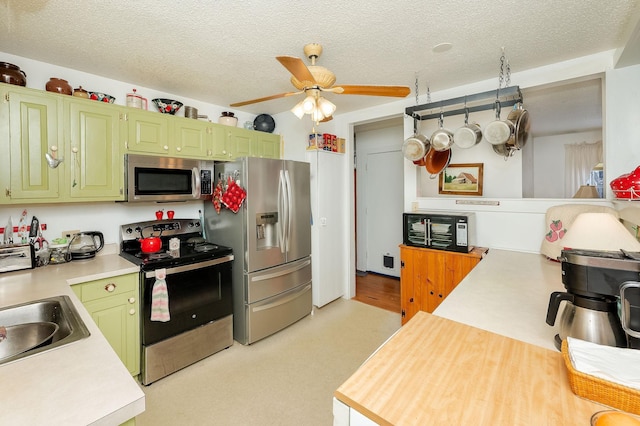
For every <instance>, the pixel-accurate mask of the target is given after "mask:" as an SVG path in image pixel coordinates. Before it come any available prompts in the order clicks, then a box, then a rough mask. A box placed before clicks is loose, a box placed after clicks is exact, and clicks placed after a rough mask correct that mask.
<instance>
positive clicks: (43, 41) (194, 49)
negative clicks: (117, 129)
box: [0, 0, 640, 114]
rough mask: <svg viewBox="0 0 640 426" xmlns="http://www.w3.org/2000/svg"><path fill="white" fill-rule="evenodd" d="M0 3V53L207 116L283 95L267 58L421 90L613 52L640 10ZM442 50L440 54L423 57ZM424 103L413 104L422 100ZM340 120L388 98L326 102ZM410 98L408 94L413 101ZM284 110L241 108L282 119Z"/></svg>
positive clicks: (592, 3)
mask: <svg viewBox="0 0 640 426" xmlns="http://www.w3.org/2000/svg"><path fill="white" fill-rule="evenodd" d="M302 3H303V2H299V1H295V0H276V1H264V0H246V1H232V0H226V1H225V0H202V1H198V0H183V1H175V0H173V1H167V0H136V1H132V2H125V1H100V0H84V1H82V2H76V1H71V0H0V51H2V52H6V53H10V54H14V55H18V56H23V57H27V58H31V59H35V60H39V61H43V62H48V63H52V64H56V65H61V66H64V67H68V68H74V69H77V70H81V71H85V72H89V73H92V74H97V75H101V76H105V77H108V78H112V79H117V80H121V81H126V82H130V83H131V84H134V85H139V86H146V87H150V88H154V89H156V90H159V91H166V92H167V93H176V94H181V95H183V96H185V97H190V98H194V99H199V100H202V101H204V102H208V103H213V104H217V105H222V106H224V105H228V104H230V103H233V102H239V101H244V100H248V99H253V98H258V97H264V96H269V95H272V94H276V93H282V92H288V91H292V90H293V87H292V86H291V84H290V82H289V73H288V72H287V70H286V69H285V68H284V67H283V66H282V65H280V63H278V62H277V61H276V60H275V56H278V55H291V56H298V57H301V58H303V59H305V61H306V58H304V54H303V52H302V47H303V46H304V45H305V44H307V43H311V42H316V43H320V44H322V45H323V46H324V53H323V54H322V56H321V57H320V59H319V61H318V64H319V65H323V66H325V67H327V68H329V69H330V70H332V71H333V72H334V73H335V74H336V76H337V81H336V84H337V85H339V84H381V85H407V86H409V87H411V89H412V91H413V89H414V81H415V78H416V73H417V75H418V79H419V80H420V81H421V82H422V83H425V82H426V81H428V82H429V86H430V88H431V90H432V91H438V90H443V89H446V88H449V87H454V86H458V85H461V84H465V83H470V82H475V81H480V80H485V79H490V78H493V77H496V83H497V76H498V73H499V58H500V54H501V48H502V47H505V49H506V55H507V57H508V59H509V61H510V64H511V70H512V72H514V73H515V72H519V71H523V70H526V69H530V68H535V67H539V66H543V65H547V64H551V63H556V62H560V61H564V60H567V59H572V58H576V57H581V56H585V55H589V54H593V53H597V52H601V51H605V50H610V49H615V48H618V47H621V46H623V45H624V43H625V41H626V40H627V38H628V37H629V35H630V34H631V32H632V31H633V29H634V27H635V26H636V23H637V21H638V17H639V15H640V0H616V1H613V2H609V1H602V0H562V1H557V0H537V1H530V2H523V1H517V0H512V1H509V0H495V1H492V2H480V1H476V2H469V1H465V0H448V1H436V0H423V1H418V2H388V1H381V0H367V1H361V0H357V1H343V0H340V1H338V0H326V1H320V2H304V3H306V4H304V5H302ZM442 42H449V43H452V44H453V48H452V49H451V50H449V51H446V52H443V53H434V52H433V50H432V47H433V46H434V45H436V44H439V43H442ZM421 94H423V93H421ZM326 96H327V98H329V99H330V100H331V101H333V102H334V103H335V104H336V105H337V106H338V111H337V114H339V113H341V112H347V111H351V110H356V109H360V108H365V107H369V106H374V105H377V104H381V103H386V102H389V101H390V98H382V97H369V96H355V95H335V94H327V95H326ZM410 96H414V94H413V93H412V94H411V95H410ZM294 104H295V100H294V99H292V98H286V99H279V100H274V101H267V102H263V103H259V104H255V105H250V106H246V107H242V108H238V109H239V110H243V111H246V112H249V113H254V114H258V113H263V112H264V113H269V114H275V113H278V112H282V111H285V110H287V109H290V108H291V107H292V106H293V105H294Z"/></svg>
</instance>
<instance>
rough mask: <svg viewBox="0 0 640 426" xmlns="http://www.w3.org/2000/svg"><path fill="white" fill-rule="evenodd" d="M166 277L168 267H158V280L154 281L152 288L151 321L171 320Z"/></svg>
mask: <svg viewBox="0 0 640 426" xmlns="http://www.w3.org/2000/svg"><path fill="white" fill-rule="evenodd" d="M166 277H167V270H166V269H164V268H163V269H156V282H155V283H153V289H152V290H151V321H160V322H167V321H169V320H171V317H170V316H169V292H168V291H167V282H166V281H165V278H166Z"/></svg>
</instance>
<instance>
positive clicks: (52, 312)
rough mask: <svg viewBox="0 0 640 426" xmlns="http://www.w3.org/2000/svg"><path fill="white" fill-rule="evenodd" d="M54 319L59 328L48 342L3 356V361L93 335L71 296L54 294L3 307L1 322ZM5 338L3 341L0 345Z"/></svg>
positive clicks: (18, 322) (6, 324)
mask: <svg viewBox="0 0 640 426" xmlns="http://www.w3.org/2000/svg"><path fill="white" fill-rule="evenodd" d="M39 322H52V323H55V324H57V325H58V331H56V332H55V334H54V335H53V338H52V339H51V340H50V342H48V343H47V344H45V345H42V346H37V347H35V348H33V349H30V350H27V351H24V352H21V353H18V354H16V355H14V356H11V357H7V358H4V359H2V360H0V364H4V363H7V362H10V361H15V360H17V359H20V358H24V357H27V356H30V355H34V354H37V353H40V352H44V351H48V350H50V349H53V348H57V347H60V346H63V345H66V344H69V343H71V342H75V341H77V340H80V339H84V338H87V337H89V336H90V333H89V330H88V329H87V327H86V326H85V324H84V322H83V321H82V319H81V318H80V315H79V314H78V311H76V308H75V307H74V306H73V302H72V301H71V299H70V298H69V296H55V297H50V298H47V299H41V300H36V301H33V302H28V303H23V304H20V305H13V306H7V307H5V308H1V309H0V326H2V327H9V326H15V325H20V324H27V323H39ZM1 344H2V342H0V345H1Z"/></svg>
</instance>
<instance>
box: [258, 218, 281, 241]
mask: <svg viewBox="0 0 640 426" xmlns="http://www.w3.org/2000/svg"><path fill="white" fill-rule="evenodd" d="M277 225H278V212H271V213H257V214H256V239H257V240H258V241H257V248H258V249H263V248H271V247H278V232H277V229H276V226H277Z"/></svg>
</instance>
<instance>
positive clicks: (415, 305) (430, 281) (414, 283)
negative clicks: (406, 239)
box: [400, 245, 486, 324]
mask: <svg viewBox="0 0 640 426" xmlns="http://www.w3.org/2000/svg"><path fill="white" fill-rule="evenodd" d="M485 251H486V249H482V248H475V249H474V250H473V251H472V252H470V253H455V252H448V251H442V250H432V249H423V248H417V247H409V246H405V245H401V246H400V262H401V269H400V299H401V302H400V303H401V309H402V324H405V323H406V322H407V321H409V320H410V319H411V318H412V317H413V316H414V315H415V314H416V313H417V312H418V311H425V312H429V313H431V312H433V311H434V310H435V309H436V308H437V307H438V305H440V303H442V301H443V300H444V299H445V298H446V297H447V296H448V295H449V294H450V293H451V292H452V291H453V289H454V288H455V287H456V286H457V285H458V284H459V283H460V281H462V280H463V279H464V277H466V276H467V274H468V273H469V272H470V271H471V270H472V269H473V268H474V267H475V266H476V265H477V264H478V262H480V260H481V258H482V254H483V253H484V252H485Z"/></svg>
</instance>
